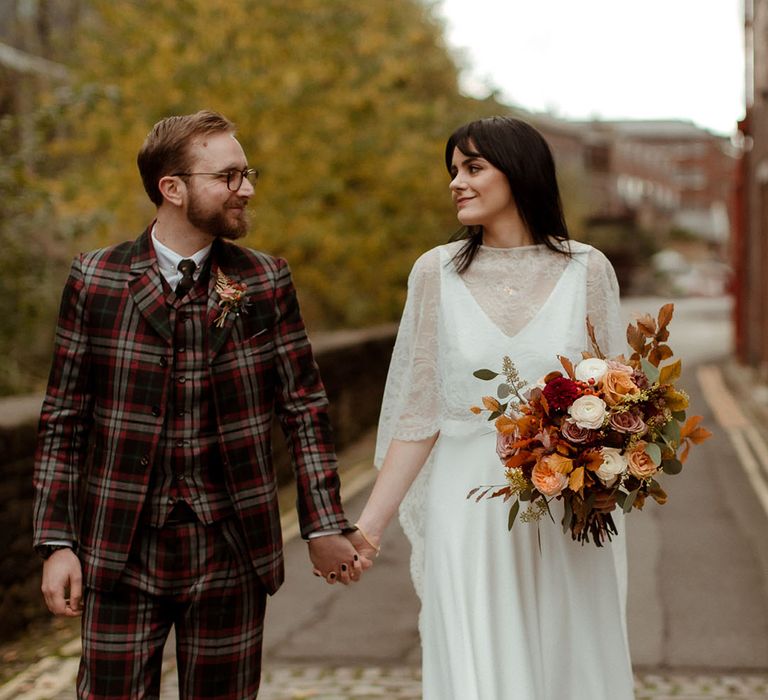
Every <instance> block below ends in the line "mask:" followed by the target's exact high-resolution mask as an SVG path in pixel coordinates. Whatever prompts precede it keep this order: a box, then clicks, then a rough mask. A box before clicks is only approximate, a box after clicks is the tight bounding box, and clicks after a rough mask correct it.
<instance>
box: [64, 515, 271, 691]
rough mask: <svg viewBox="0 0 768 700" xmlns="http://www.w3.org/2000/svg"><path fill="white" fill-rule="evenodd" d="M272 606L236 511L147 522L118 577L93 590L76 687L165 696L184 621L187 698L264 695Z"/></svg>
mask: <svg viewBox="0 0 768 700" xmlns="http://www.w3.org/2000/svg"><path fill="white" fill-rule="evenodd" d="M182 513H183V511H182ZM265 606H266V591H265V589H264V587H263V585H262V584H261V582H260V580H259V577H258V576H257V575H256V573H255V571H254V570H253V566H252V565H251V563H250V561H249V560H248V557H247V553H246V549H245V545H244V540H243V537H242V535H241V534H240V533H239V529H238V524H237V522H236V519H235V518H228V519H226V520H223V521H219V522H217V523H214V524H213V525H208V526H206V525H203V524H202V523H200V522H199V521H198V520H197V519H196V518H195V517H194V515H193V514H192V513H191V511H190V512H188V513H187V514H186V516H184V515H182V518H181V519H180V520H176V521H170V522H169V523H168V524H167V525H166V526H165V527H162V528H152V527H144V528H143V529H142V530H141V531H140V532H139V534H138V537H137V541H136V542H135V544H134V547H133V550H132V551H131V555H130V558H129V561H128V566H127V568H126V570H125V572H124V575H123V577H122V579H121V580H120V582H119V583H118V584H117V586H116V587H115V588H114V589H113V590H111V591H101V590H96V589H86V591H85V599H84V613H83V621H82V628H83V631H82V637H83V656H82V659H81V662H80V670H79V673H78V680H77V696H78V698H80V699H85V698H88V699H89V700H97V699H98V700H101V699H102V698H104V699H105V698H110V699H114V698H125V699H126V700H128V699H130V700H134V699H137V700H138V699H141V700H145V699H146V700H152V699H157V698H159V693H160V674H161V663H162V653H163V646H164V644H165V641H166V639H167V637H168V633H169V632H170V629H171V626H175V628H176V658H177V664H178V673H179V692H180V697H181V699H182V700H197V699H198V698H199V699H201V700H202V699H203V698H204V699H206V700H214V699H215V700H245V699H246V698H255V697H256V694H257V692H258V688H259V679H260V675H261V645H262V638H263V622H264V610H265Z"/></svg>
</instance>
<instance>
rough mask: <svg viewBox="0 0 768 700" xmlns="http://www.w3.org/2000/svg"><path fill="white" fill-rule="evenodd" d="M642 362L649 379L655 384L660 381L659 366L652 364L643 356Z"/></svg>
mask: <svg viewBox="0 0 768 700" xmlns="http://www.w3.org/2000/svg"><path fill="white" fill-rule="evenodd" d="M640 364H641V365H642V368H643V372H645V376H646V377H648V381H649V382H650V383H651V384H655V383H656V382H658V381H659V368H658V367H656V366H655V365H652V364H651V363H650V362H648V360H646V359H645V358H644V357H643V358H641V360H640Z"/></svg>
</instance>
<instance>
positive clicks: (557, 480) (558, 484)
mask: <svg viewBox="0 0 768 700" xmlns="http://www.w3.org/2000/svg"><path fill="white" fill-rule="evenodd" d="M531 481H532V482H533V485H534V486H535V487H536V488H537V489H538V490H539V493H542V494H544V495H545V496H557V495H559V494H560V493H561V492H562V490H563V489H564V488H565V487H566V486H567V485H568V476H567V475H566V474H561V473H560V472H559V471H557V470H556V469H553V468H552V467H551V466H550V465H549V464H548V463H547V457H542V458H541V459H540V460H539V461H538V462H536V466H535V467H534V468H533V472H531Z"/></svg>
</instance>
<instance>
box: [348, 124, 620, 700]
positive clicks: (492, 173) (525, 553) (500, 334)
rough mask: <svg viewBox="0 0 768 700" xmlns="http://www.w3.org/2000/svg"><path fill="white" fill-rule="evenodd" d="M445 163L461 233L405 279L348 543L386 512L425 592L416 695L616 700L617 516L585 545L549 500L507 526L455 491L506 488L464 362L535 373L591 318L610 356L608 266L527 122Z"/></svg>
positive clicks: (456, 140)
mask: <svg viewBox="0 0 768 700" xmlns="http://www.w3.org/2000/svg"><path fill="white" fill-rule="evenodd" d="M445 159H446V165H447V167H448V170H449V172H450V175H451V178H452V179H451V183H450V190H451V195H452V197H453V202H454V205H455V206H456V210H457V216H458V219H459V221H460V222H461V224H462V225H463V226H464V228H463V230H462V233H461V234H460V235H459V236H458V237H457V240H454V241H453V242H451V243H448V244H447V245H443V246H439V247H437V248H435V249H433V250H430V251H428V252H427V253H425V254H424V255H422V256H421V258H419V260H417V262H416V264H415V265H414V267H413V270H412V272H411V275H410V278H409V282H408V299H407V302H406V306H405V311H404V313H403V318H402V322H401V325H400V330H399V333H398V338H397V343H396V345H395V349H394V353H393V357H392V363H391V366H390V371H389V377H388V380H387V387H386V391H385V396H384V403H383V406H382V412H381V421H380V426H379V435H378V443H377V450H376V463H377V466H380V468H381V471H380V473H379V475H378V478H377V481H376V484H375V486H374V489H373V491H372V493H371V496H370V498H369V500H368V502H367V504H366V506H365V508H364V509H363V511H362V513H361V515H360V518H359V523H358V525H359V534H360V535H362V537H363V538H365V539H367V540H368V545H366V546H365V547H363V548H362V549H361V553H362V554H364V555H367V556H370V555H372V554H373V553H374V551H375V550H376V549H377V548H378V546H379V543H380V541H381V539H382V536H383V533H384V530H385V528H386V526H387V524H388V522H389V521H390V519H391V518H392V516H393V515H394V513H395V511H397V509H398V507H399V508H400V517H401V521H402V523H403V527H404V529H405V531H406V533H407V534H408V536H409V538H410V539H411V541H412V544H413V556H412V563H411V568H412V574H413V579H414V584H415V586H416V588H417V591H418V593H419V595H420V597H421V602H422V609H421V616H420V620H419V629H420V632H421V639H422V648H423V693H424V695H423V697H424V699H425V700H504V699H507V698H512V699H514V700H518V699H519V700H630V699H631V698H632V697H633V690H632V688H633V679H632V669H631V665H630V659H629V649H628V643H627V631H626V616H625V603H626V584H627V574H626V551H625V540H624V532H623V519H622V518H621V516H616V514H614V519H615V520H616V521H617V526H618V528H619V535H618V536H616V537H614V538H613V541H612V542H611V543H607V544H606V546H604V547H602V548H598V547H595V546H594V545H592V544H589V545H586V546H582V545H581V544H579V543H577V542H574V541H572V539H571V537H570V535H569V534H567V533H566V534H564V533H563V531H562V528H561V526H560V523H559V520H560V517H561V516H562V512H559V513H558V512H557V506H559V505H560V504H559V502H557V501H553V502H552V505H553V506H555V508H554V509H553V516H554V519H555V522H554V523H553V522H552V521H551V520H550V519H549V518H543V519H542V520H540V521H539V522H538V523H523V522H520V521H519V520H518V522H517V523H516V524H515V526H514V527H513V528H512V530H511V532H510V531H508V530H507V513H508V509H509V504H504V503H503V502H502V499H493V500H491V501H487V500H486V501H482V502H480V503H475V502H474V500H472V499H470V500H467V499H466V496H467V493H468V492H469V491H470V490H471V489H472V488H474V487H475V486H478V485H480V484H494V483H501V482H503V481H504V475H503V467H502V466H501V462H500V461H499V458H498V457H497V455H496V450H495V447H496V444H495V442H496V433H495V430H494V429H493V426H492V425H491V424H489V423H488V422H487V421H486V419H485V418H484V417H483V416H476V415H474V414H473V413H471V412H470V410H469V407H470V406H472V405H475V404H478V403H479V402H480V398H481V397H482V395H483V394H487V393H489V391H488V389H489V385H488V384H486V383H484V382H482V381H480V380H478V379H476V378H475V377H473V374H472V373H473V371H474V370H476V369H479V368H484V367H488V368H491V369H499V368H500V365H501V359H502V357H503V356H504V355H509V356H510V357H511V358H512V360H513V362H514V363H515V365H516V367H517V369H518V371H519V374H520V376H521V377H523V378H525V379H526V380H527V381H528V382H529V383H533V382H535V381H536V380H537V379H538V378H540V377H542V376H544V375H545V374H547V373H548V372H549V371H551V370H554V369H558V368H559V367H558V364H557V359H556V356H557V355H558V354H561V355H566V356H570V357H574V356H578V355H579V353H580V352H581V351H582V350H586V349H587V348H588V342H587V335H586V329H585V317H586V316H587V314H589V317H590V319H591V321H592V323H593V325H594V326H595V328H596V331H597V336H598V340H599V342H600V346H601V348H602V349H603V351H604V352H606V353H607V354H609V355H615V354H619V353H621V352H623V350H624V346H623V344H622V332H621V328H622V324H621V320H620V313H619V298H618V285H617V282H616V277H615V274H614V272H613V268H612V267H611V265H610V263H609V262H608V261H607V259H606V258H605V256H604V255H603V254H602V253H600V252H599V251H597V250H596V249H594V248H592V247H591V246H588V245H586V244H583V243H578V242H576V241H571V240H569V237H568V231H567V228H566V225H565V222H564V219H563V213H562V207H561V203H560V196H559V192H558V187H557V181H556V178H555V167H554V163H553V160H552V155H551V153H550V150H549V147H548V145H547V143H546V142H545V140H544V139H543V138H542V136H541V135H540V134H539V133H538V132H537V131H536V130H535V129H534V128H533V127H531V126H530V125H528V124H526V123H525V122H522V121H520V120H517V119H512V118H508V117H492V118H489V119H482V120H480V121H475V122H471V123H469V124H466V125H465V126H462V127H460V128H459V129H458V130H457V131H456V132H455V133H454V134H453V135H452V136H451V137H450V139H449V140H448V143H447V146H446V152H445ZM613 505H614V504H613V503H610V504H607V507H608V508H611V507H613Z"/></svg>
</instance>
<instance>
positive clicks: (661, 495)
mask: <svg viewBox="0 0 768 700" xmlns="http://www.w3.org/2000/svg"><path fill="white" fill-rule="evenodd" d="M649 494H650V496H651V498H653V500H654V501H656V503H658V504H659V505H660V506H663V505H664V504H665V503H666V502H667V492H666V491H665V490H664V489H663V488H661V486H659V485H658V484H656V485H655V486H651V490H650V491H649Z"/></svg>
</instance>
